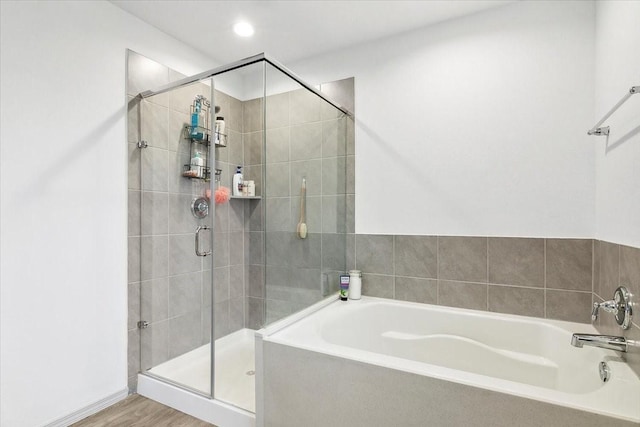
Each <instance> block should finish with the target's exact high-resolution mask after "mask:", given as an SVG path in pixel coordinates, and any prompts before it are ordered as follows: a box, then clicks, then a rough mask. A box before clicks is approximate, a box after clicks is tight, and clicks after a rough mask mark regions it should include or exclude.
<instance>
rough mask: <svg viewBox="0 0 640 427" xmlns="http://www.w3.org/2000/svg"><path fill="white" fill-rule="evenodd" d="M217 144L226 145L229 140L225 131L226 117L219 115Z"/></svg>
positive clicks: (217, 119)
mask: <svg viewBox="0 0 640 427" xmlns="http://www.w3.org/2000/svg"><path fill="white" fill-rule="evenodd" d="M215 129H216V137H215V141H216V144H218V145H222V146H226V145H227V141H226V139H225V136H226V134H225V133H224V130H225V125H224V117H222V116H218V117H216V127H215Z"/></svg>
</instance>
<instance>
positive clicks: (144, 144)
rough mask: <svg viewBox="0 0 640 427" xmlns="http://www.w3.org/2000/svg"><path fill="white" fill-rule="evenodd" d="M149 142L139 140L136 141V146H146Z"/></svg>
mask: <svg viewBox="0 0 640 427" xmlns="http://www.w3.org/2000/svg"><path fill="white" fill-rule="evenodd" d="M148 145H149V144H147V141H144V140H140V141H138V148H147V146H148Z"/></svg>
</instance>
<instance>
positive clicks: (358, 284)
mask: <svg viewBox="0 0 640 427" xmlns="http://www.w3.org/2000/svg"><path fill="white" fill-rule="evenodd" d="M361 296H362V272H361V271H360V270H349V299H360V298H361Z"/></svg>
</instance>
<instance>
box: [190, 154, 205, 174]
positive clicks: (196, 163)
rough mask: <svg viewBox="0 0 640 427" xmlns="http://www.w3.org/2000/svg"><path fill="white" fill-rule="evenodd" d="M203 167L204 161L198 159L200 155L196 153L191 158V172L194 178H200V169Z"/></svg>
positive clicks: (200, 158)
mask: <svg viewBox="0 0 640 427" xmlns="http://www.w3.org/2000/svg"><path fill="white" fill-rule="evenodd" d="M203 166H204V159H203V158H202V157H200V153H198V152H197V151H196V153H195V154H194V155H193V157H192V158H191V170H192V171H193V172H194V175H195V177H197V178H202V169H203Z"/></svg>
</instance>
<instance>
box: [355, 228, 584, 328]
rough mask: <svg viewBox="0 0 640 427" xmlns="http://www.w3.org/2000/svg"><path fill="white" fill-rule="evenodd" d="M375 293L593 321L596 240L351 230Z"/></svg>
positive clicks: (358, 262) (367, 286)
mask: <svg viewBox="0 0 640 427" xmlns="http://www.w3.org/2000/svg"><path fill="white" fill-rule="evenodd" d="M350 243H351V244H350V247H349V251H350V254H349V255H348V258H349V267H350V268H354V267H355V268H357V269H359V270H362V272H363V293H364V294H366V295H371V296H378V297H385V298H394V299H400V300H407V301H414V302H421V303H429V304H439V305H446V306H452V307H461V308H471V309H476V310H487V311H494V312H498V313H510V314H520V315H526V316H536V317H543V318H545V317H546V318H551V319H559V320H569V321H575V322H584V323H587V322H589V321H590V313H591V298H592V286H593V285H592V268H593V262H592V258H593V245H594V242H593V240H591V239H533V238H511V237H488V238H487V237H444V236H391V235H370V234H356V235H351V236H350Z"/></svg>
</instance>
